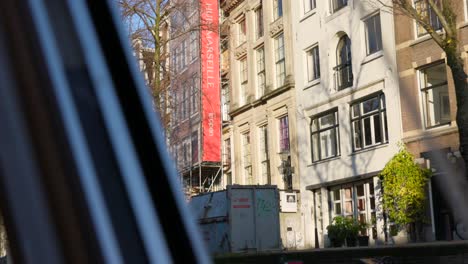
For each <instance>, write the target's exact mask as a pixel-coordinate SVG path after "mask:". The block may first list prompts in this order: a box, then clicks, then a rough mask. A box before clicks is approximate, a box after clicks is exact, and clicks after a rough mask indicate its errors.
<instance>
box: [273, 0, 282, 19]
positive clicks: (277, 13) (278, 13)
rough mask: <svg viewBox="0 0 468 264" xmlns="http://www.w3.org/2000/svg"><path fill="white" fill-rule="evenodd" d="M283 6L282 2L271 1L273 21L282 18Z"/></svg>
mask: <svg viewBox="0 0 468 264" xmlns="http://www.w3.org/2000/svg"><path fill="white" fill-rule="evenodd" d="M283 15H284V6H283V0H273V20H274V21H276V20H278V19H280V18H281V17H283Z"/></svg>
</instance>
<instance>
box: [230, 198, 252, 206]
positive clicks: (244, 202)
mask: <svg viewBox="0 0 468 264" xmlns="http://www.w3.org/2000/svg"><path fill="white" fill-rule="evenodd" d="M248 202H249V198H237V199H234V200H233V203H235V204H233V205H232V208H250V204H248Z"/></svg>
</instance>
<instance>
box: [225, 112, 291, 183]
mask: <svg viewBox="0 0 468 264" xmlns="http://www.w3.org/2000/svg"><path fill="white" fill-rule="evenodd" d="M278 129H279V131H278V135H279V138H278V143H279V152H280V153H289V151H290V139H289V118H288V116H283V117H281V118H279V119H278ZM250 136H251V135H250V132H244V133H242V134H241V156H242V158H241V164H242V170H243V172H242V174H243V176H244V179H245V184H257V183H260V184H269V183H271V180H270V156H269V155H270V154H269V145H268V127H267V125H266V124H265V125H262V126H260V127H259V128H258V151H259V152H258V157H259V159H258V160H259V169H260V173H259V175H260V178H259V179H257V181H255V179H254V177H253V175H252V155H251V139H250ZM223 162H224V164H225V165H227V166H230V165H231V139H230V138H228V139H226V140H225V141H224V146H223Z"/></svg>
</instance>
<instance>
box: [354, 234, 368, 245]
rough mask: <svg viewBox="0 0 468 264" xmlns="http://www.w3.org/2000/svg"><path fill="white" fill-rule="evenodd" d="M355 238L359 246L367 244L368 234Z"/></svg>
mask: <svg viewBox="0 0 468 264" xmlns="http://www.w3.org/2000/svg"><path fill="white" fill-rule="evenodd" d="M357 240H358V243H359V246H360V247H367V246H369V236H358V238H357Z"/></svg>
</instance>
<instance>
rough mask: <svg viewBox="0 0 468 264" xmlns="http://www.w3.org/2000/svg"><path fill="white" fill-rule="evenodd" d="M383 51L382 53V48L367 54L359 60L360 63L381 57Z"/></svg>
mask: <svg viewBox="0 0 468 264" xmlns="http://www.w3.org/2000/svg"><path fill="white" fill-rule="evenodd" d="M383 55H384V53H383V50H379V51H377V52H374V53H372V54H370V55H367V57H365V58H364V60H363V61H362V62H361V65H364V64H367V63H369V62H371V61H373V60H376V59H378V58H381V57H383Z"/></svg>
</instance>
